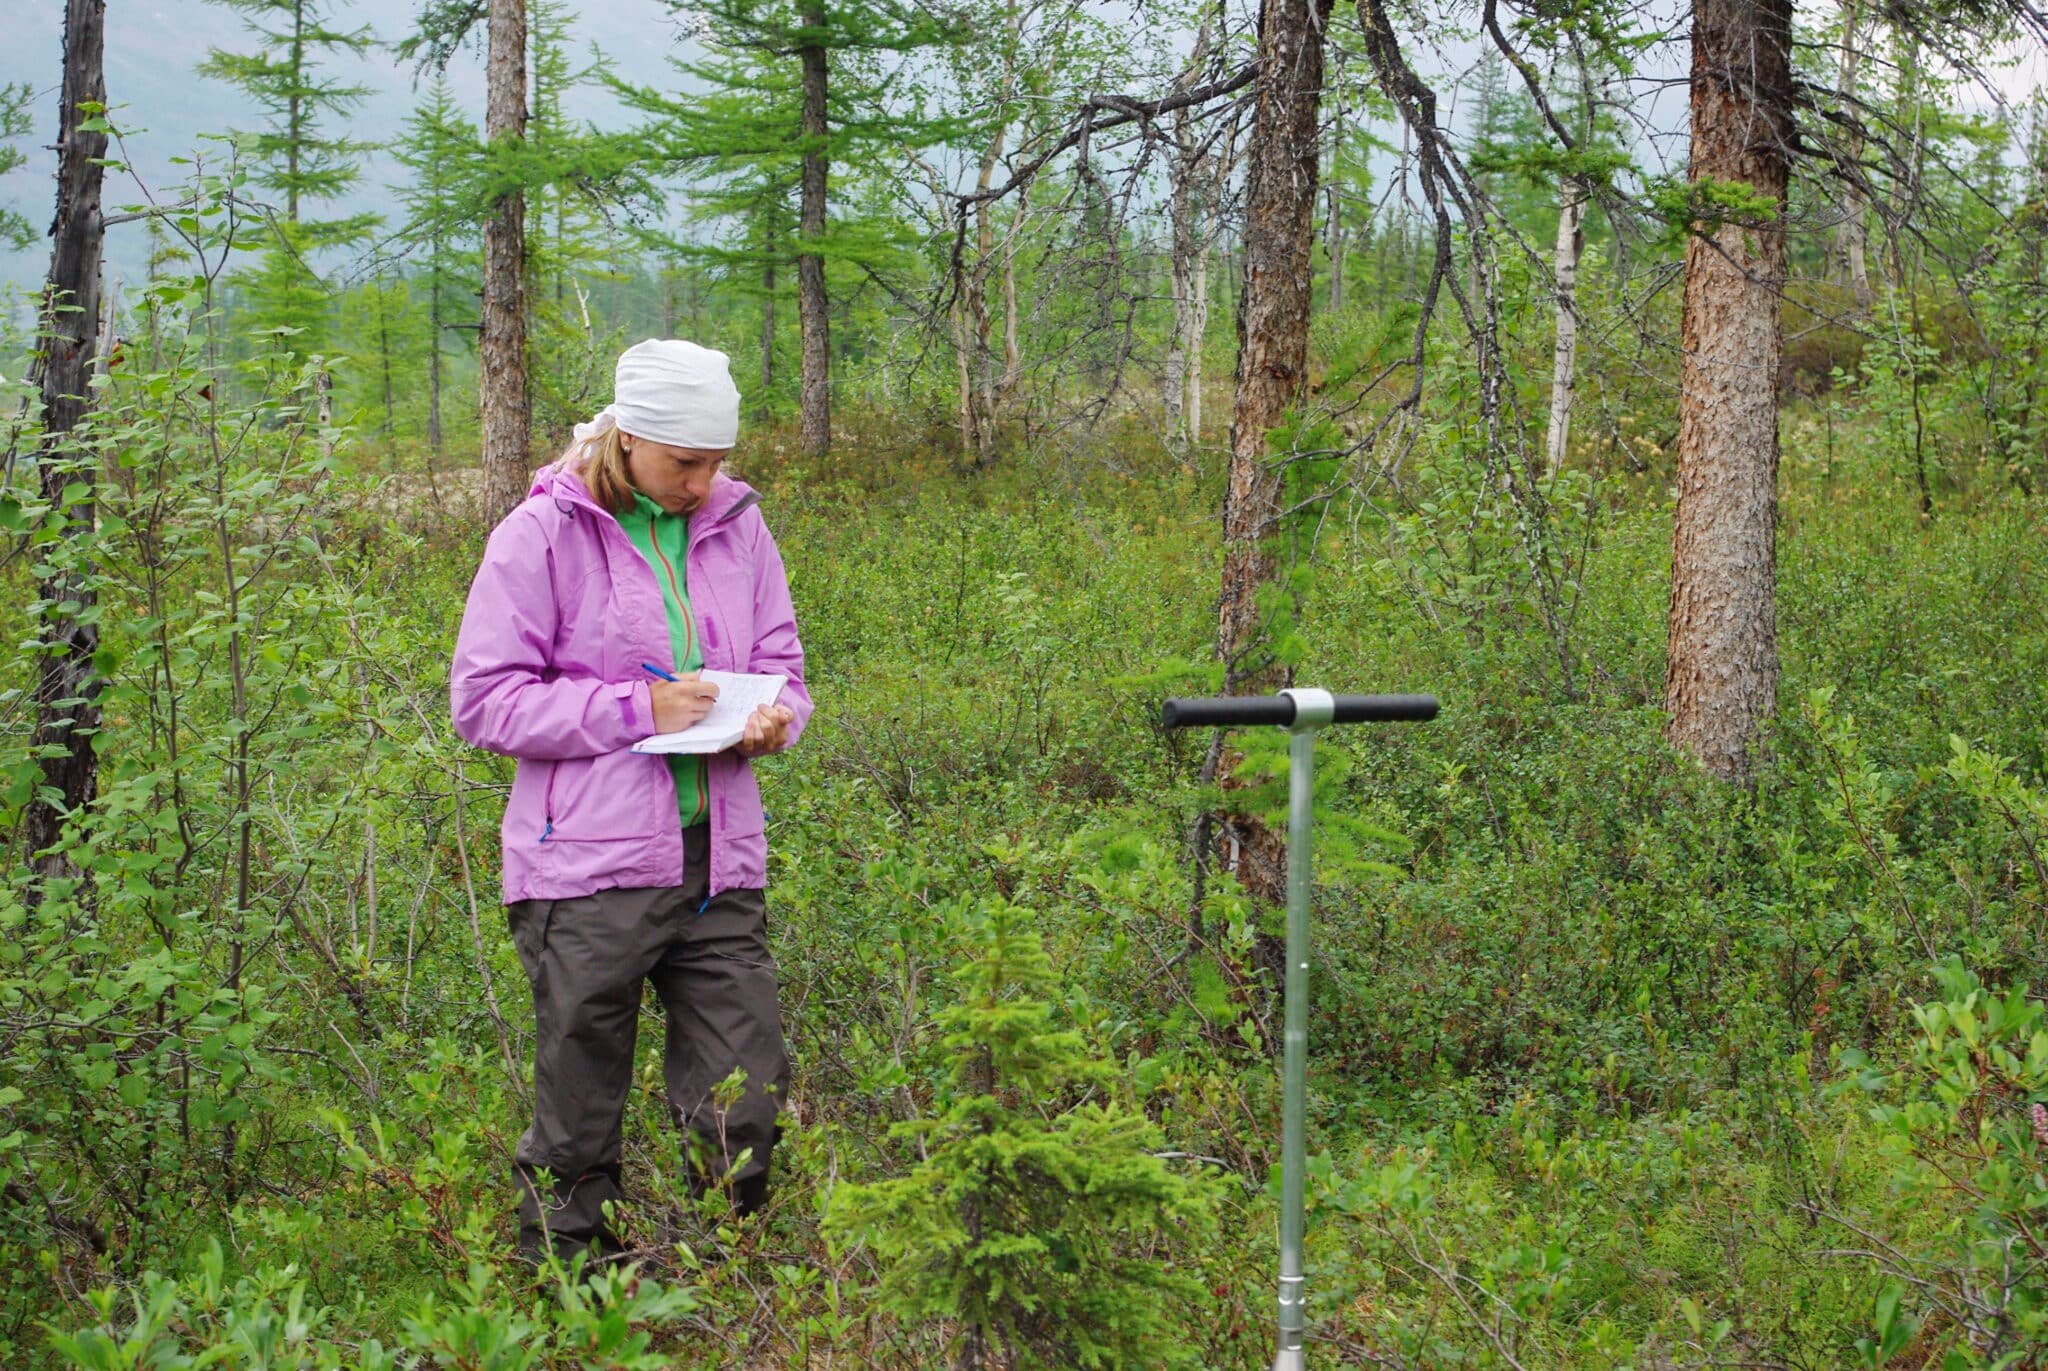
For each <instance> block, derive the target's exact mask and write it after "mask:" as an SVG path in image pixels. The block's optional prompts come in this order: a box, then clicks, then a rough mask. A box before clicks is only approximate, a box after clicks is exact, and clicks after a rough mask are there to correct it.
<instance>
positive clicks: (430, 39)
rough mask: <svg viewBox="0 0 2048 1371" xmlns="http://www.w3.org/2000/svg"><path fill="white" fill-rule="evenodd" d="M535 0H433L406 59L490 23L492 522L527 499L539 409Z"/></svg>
mask: <svg viewBox="0 0 2048 1371" xmlns="http://www.w3.org/2000/svg"><path fill="white" fill-rule="evenodd" d="M526 18H527V15H526V0H426V3H425V5H424V7H423V8H422V9H421V11H420V16H419V20H418V23H417V26H416V28H415V30H414V32H413V34H412V35H411V36H410V37H408V38H407V39H406V40H405V41H404V42H402V43H400V44H399V45H398V51H399V54H400V55H401V56H407V57H418V58H419V59H420V61H421V64H422V65H423V66H433V67H436V68H445V67H446V66H447V65H448V61H449V59H450V58H451V57H453V56H454V54H455V51H456V49H458V48H460V47H461V46H462V45H463V44H464V43H465V42H467V41H468V40H469V38H470V36H471V35H472V34H473V33H474V32H475V30H476V26H477V24H478V23H479V22H482V23H483V24H484V26H485V37H484V140H485V159H484V184H483V188H482V204H481V206H480V209H481V210H482V213H483V223H484V255H483V272H482V286H483V290H482V297H483V300H482V307H481V309H480V311H479V314H478V321H477V361H478V378H477V409H478V411H479V413H480V416H481V420H482V428H483V434H482V437H483V443H482V447H483V454H482V456H483V500H482V509H481V511H480V512H481V514H482V516H483V519H484V521H485V522H486V523H487V524H493V525H495V524H496V523H497V522H498V521H499V520H501V519H503V518H504V517H505V516H506V515H508V514H510V513H511V512H512V511H513V510H514V509H516V508H518V506H519V503H520V501H522V500H524V499H525V498H526V490H527V485H528V477H529V475H530V472H529V470H528V468H529V467H530V465H531V464H532V457H533V404H532V400H531V398H530V396H529V395H528V393H527V385H526V183H527V180H528V177H529V169H528V168H527V167H526V165H525V162H526Z"/></svg>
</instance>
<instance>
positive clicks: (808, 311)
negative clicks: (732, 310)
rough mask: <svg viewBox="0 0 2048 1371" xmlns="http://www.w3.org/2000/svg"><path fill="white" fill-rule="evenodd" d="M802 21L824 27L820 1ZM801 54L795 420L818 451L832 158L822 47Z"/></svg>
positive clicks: (828, 378) (824, 385) (826, 438)
mask: <svg viewBox="0 0 2048 1371" xmlns="http://www.w3.org/2000/svg"><path fill="white" fill-rule="evenodd" d="M803 21H804V24H805V26H806V27H808V28H813V29H822V28H824V27H825V13H824V9H823V6H822V5H819V4H817V3H815V0H813V3H810V4H806V5H805V6H804V10H803ZM799 52H800V53H801V54H802V57H803V90H804V114H803V134H804V160H803V172H802V177H803V209H802V221H801V223H800V225H799V234H800V238H801V241H800V243H799V245H798V248H797V257H796V312H797V322H798V325H799V327H800V328H801V330H802V333H803V377H802V381H801V396H800V399H799V405H800V411H799V416H798V421H797V439H798V445H799V446H800V448H801V449H802V451H803V452H804V454H805V455H806V456H811V457H823V456H824V455H825V454H826V453H828V452H830V451H831V450H832V323H831V306H830V302H829V301H828V300H827V298H826V295H825V258H824V255H823V252H822V245H823V241H824V238H825V190H826V169H827V166H828V164H829V163H830V161H831V156H830V152H829V150H828V149H827V147H826V145H825V136H826V125H825V96H826V86H825V49H824V48H823V47H822V46H820V45H818V44H816V43H806V44H805V45H803V47H802V48H800V49H799Z"/></svg>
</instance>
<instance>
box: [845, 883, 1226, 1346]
mask: <svg viewBox="0 0 2048 1371" xmlns="http://www.w3.org/2000/svg"><path fill="white" fill-rule="evenodd" d="M1028 918H1029V914H1028V911H1026V910H1023V909H1020V908H1018V907H1017V906H1015V905H1012V904H1010V903H1008V902H1007V901H1003V900H1000V899H997V900H992V901H990V902H988V903H987V904H985V905H984V906H983V907H982V908H981V910H980V911H979V913H978V914H977V916H976V917H975V918H974V920H973V922H972V924H971V926H970V931H971V936H972V939H973V948H974V956H973V959H972V960H971V961H969V962H968V963H967V965H966V966H964V967H962V968H961V969H960V970H959V971H958V972H956V973H955V979H956V981H957V983H958V984H959V986H960V989H961V992H962V995H961V999H960V1000H959V1002H958V1003H956V1004H955V1005H953V1006H952V1007H951V1008H949V1009H946V1010H945V1011H943V1012H942V1013H941V1014H940V1015H939V1016H938V1025H939V1027H940V1028H941V1030H942V1031H943V1033H944V1038H943V1040H942V1041H943V1044H944V1047H945V1050H946V1052H947V1054H948V1055H949V1056H950V1057H951V1071H950V1084H949V1088H947V1089H946V1090H945V1091H944V1093H943V1094H942V1095H941V1098H940V1102H941V1104H942V1105H943V1108H942V1110H941V1111H940V1112H939V1114H938V1115H937V1117H935V1118H929V1119H922V1120H915V1121H912V1122H909V1123H904V1124H899V1125H897V1128H896V1130H895V1132H896V1135H897V1136H899V1137H921V1138H922V1139H923V1140H924V1142H925V1147H926V1155H925V1160H924V1161H923V1162H922V1163H921V1164H919V1165H918V1166H917V1167H916V1168H914V1169H913V1170H912V1171H911V1172H910V1174H908V1175H906V1176H903V1177H901V1178H899V1179H895V1180H887V1181H879V1182H876V1183H874V1184H871V1185H844V1186H841V1187H840V1188H839V1189H838V1190H837V1191H836V1192H835V1193H834V1194H833V1196H832V1198H831V1202H830V1204H829V1205H828V1208H827V1212H826V1220H825V1222H826V1227H827V1231H828V1232H829V1233H830V1234H831V1235H832V1236H833V1237H834V1238H835V1240H837V1241H840V1242H846V1243H859V1244H864V1245H866V1246H867V1247H868V1249H869V1250H870V1251H872V1252H873V1253H874V1255H875V1256H876V1257H877V1258H878V1259H879V1261H880V1264H881V1267H882V1272H883V1274H882V1283H881V1289H880V1292H879V1298H880V1301H881V1303H882V1305H883V1307H885V1308H887V1309H889V1310H890V1311H891V1312H893V1313H895V1314H897V1315H899V1316H901V1317H903V1318H906V1319H944V1320H948V1321H957V1322H958V1324H959V1334H958V1338H957V1340H956V1342H955V1344H954V1353H955V1357H956V1363H955V1364H956V1365H958V1366H960V1367H963V1368H968V1367H976V1368H978V1367H983V1366H1005V1367H1010V1366H1014V1367H1037V1366H1059V1367H1111V1366H1150V1367H1164V1366H1175V1365H1181V1364H1183V1363H1184V1359H1185V1358H1186V1357H1187V1356H1189V1355H1190V1353H1189V1349H1188V1346H1187V1342H1186V1340H1185V1339H1184V1338H1182V1337H1180V1336H1179V1333H1180V1330H1178V1329H1176V1328H1175V1326H1174V1320H1173V1314H1172V1311H1173V1310H1174V1309H1175V1308H1176V1307H1177V1306H1179V1305H1180V1304H1181V1301H1182V1298H1183V1297H1185V1296H1189V1295H1193V1294H1195V1293H1197V1292H1196V1291H1195V1289H1194V1287H1193V1283H1192V1282H1191V1281H1190V1280H1189V1278H1188V1277H1187V1276H1186V1275H1185V1274H1183V1272H1182V1271H1181V1270H1180V1269H1179V1268H1178V1267H1177V1266H1176V1263H1175V1260H1174V1255H1173V1253H1174V1248H1175V1246H1176V1240H1178V1239H1180V1238H1183V1237H1185V1236H1186V1235H1187V1234H1189V1233H1191V1232H1194V1231H1199V1230H1201V1229H1203V1228H1205V1227H1206V1226H1207V1225H1208V1223H1209V1219H1210V1204H1209V1200H1208V1197H1207V1196H1206V1194H1205V1193H1204V1191H1203V1190H1202V1188H1201V1187H1200V1186H1199V1185H1198V1184H1197V1183H1195V1182H1194V1181H1192V1180H1190V1179H1188V1178H1187V1177H1184V1176H1181V1175H1179V1174H1177V1173H1175V1172H1174V1171H1173V1170H1171V1169H1170V1168H1169V1167H1168V1166H1167V1165H1166V1163H1165V1162H1163V1161H1161V1160H1160V1159H1159V1158H1158V1157H1156V1156H1154V1155H1152V1153H1153V1150H1154V1149H1156V1148H1157V1147H1158V1146H1159V1138H1158V1130H1157V1129H1156V1127H1155V1126H1154V1125H1153V1124H1152V1123H1151V1122H1150V1121H1149V1120H1148V1119H1146V1118H1145V1117H1144V1115H1143V1114H1141V1113H1139V1112H1137V1111H1136V1110H1133V1109H1131V1108H1129V1107H1127V1106H1125V1105H1122V1104H1120V1103H1117V1102H1115V1101H1113V1100H1112V1099H1110V1098H1108V1096H1109V1094H1110V1091H1109V1090H1108V1089H1107V1087H1108V1086H1109V1085H1110V1082H1111V1078H1112V1077H1113V1075H1114V1070H1113V1068H1112V1067H1111V1066H1110V1064H1109V1063H1107V1062H1104V1061H1100V1060H1098V1059H1095V1058H1093V1057H1091V1056H1089V1055H1088V1052H1087V1049H1086V1046H1085V1044H1084V1043H1083V1041H1082V1039H1081V1037H1080V1035H1079V1034H1077V1033H1074V1032H1072V1031H1069V1030H1062V1029H1059V1028H1057V1027H1056V1026H1055V1022H1056V1012H1055V1008H1054V1005H1053V1004H1052V1003H1051V997H1052V996H1053V995H1054V994H1055V986H1056V985H1057V983H1058V978H1057V974H1056V973H1055V971H1054V970H1053V965H1052V961H1051V959H1050V958H1049V957H1048V956H1047V955H1046V951H1045V947H1044V945H1043V943H1042V942H1041V941H1040V940H1039V937H1038V935H1037V934H1036V933H1033V932H1031V931H1030V930H1029V929H1028V928H1027V927H1026V921H1027V919H1028ZM1083 1091H1090V1092H1091V1093H1093V1094H1094V1096H1095V1098H1093V1099H1091V1100H1090V1101H1089V1102H1087V1103H1084V1104H1079V1105H1075V1106H1073V1107H1071V1108H1067V1107H1063V1103H1064V1102H1065V1101H1066V1100H1068V1099H1069V1098H1071V1097H1072V1096H1074V1095H1076V1094H1079V1093H1081V1092H1083Z"/></svg>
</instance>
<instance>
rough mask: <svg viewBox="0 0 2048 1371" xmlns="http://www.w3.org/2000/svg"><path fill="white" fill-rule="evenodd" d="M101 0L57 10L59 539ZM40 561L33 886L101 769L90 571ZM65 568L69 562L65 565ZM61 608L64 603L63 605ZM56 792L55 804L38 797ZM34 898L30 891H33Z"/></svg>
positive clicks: (82, 326) (83, 382)
mask: <svg viewBox="0 0 2048 1371" xmlns="http://www.w3.org/2000/svg"><path fill="white" fill-rule="evenodd" d="M106 26H107V9H106V0H67V3H66V5H65V9H64V80H63V87H62V94H61V96H60V97H59V98H60V100H61V102H62V104H61V108H60V109H59V112H58V121H57V128H58V133H57V213H56V217H55V219H54V220H52V222H51V224H50V239H51V245H50V277H49V283H48V289H47V293H46V295H45V297H44V309H45V310H46V312H47V322H46V323H45V325H44V329H43V339H42V342H43V356H42V358H41V376H40V380H41V390H42V406H43V436H42V439H41V441H40V442H39V443H38V445H37V450H36V474H37V478H38V481H39V484H40V486H41V490H42V495H43V498H44V499H46V500H48V501H50V502H51V504H52V505H53V506H56V507H58V508H60V509H63V510H64V515H65V517H64V525H63V533H64V536H65V538H67V539H84V538H87V537H89V536H91V534H92V530H93V520H94V512H93V504H94V499H93V490H92V474H93V462H92V458H91V456H90V454H88V453H81V452H79V451H77V450H76V449H74V448H73V447H72V434H73V432H74V431H75V430H76V429H77V428H78V426H79V424H80V423H82V422H83V421H84V419H85V415H86V409H87V407H88V404H89V403H90V399H91V391H90V388H89V387H88V385H87V381H88V380H89V378H90V377H91V375H92V370H93V352H94V343H95V335H96V334H97V333H98V331H99V324H100V247H101V242H102V240H103V238H104V237H105V225H104V223H103V221H102V219H101V214H100V184H101V181H102V179H103V168H102V167H101V165H100V159H102V158H104V157H105V156H106V155H107V135H106V134H105V133H103V132H95V131H92V130H89V129H86V128H83V127H81V126H82V125H83V124H84V122H85V121H86V120H87V119H90V118H96V117H98V113H99V111H89V112H88V111H83V110H81V109H80V108H79V106H80V105H81V104H94V105H99V106H104V105H105V104H106V101H107V81H106V72H105V56H106ZM80 481H82V482H84V483H85V486H86V495H85V498H84V499H82V500H78V501H75V502H73V503H72V504H70V505H69V506H68V507H66V506H65V505H64V490H65V488H66V487H67V486H70V485H72V484H73V483H74V482H80ZM39 560H41V561H45V562H51V561H54V562H56V563H57V570H56V571H55V572H54V573H53V574H51V575H49V576H44V577H39V578H38V579H37V587H36V588H37V593H38V598H39V599H40V600H41V601H42V602H43V604H45V605H46V606H49V608H47V609H45V610H44V611H43V612H42V614H41V616H40V617H41V623H40V626H39V627H40V632H39V633H38V635H37V636H38V643H37V647H38V651H39V654H40V657H41V660H40V663H39V667H38V673H37V682H36V726H35V734H34V737H33V740H32V743H33V746H34V747H36V748H37V749H43V748H48V749H50V755H46V756H44V757H42V759H41V769H42V773H43V774H42V787H43V788H42V789H39V790H38V792H37V793H36V794H35V795H34V796H33V797H32V798H31V799H30V800H29V802H28V805H27V806H26V807H25V808H24V809H23V810H22V815H21V835H22V840H23V842H24V843H25V844H26V848H27V853H28V857H29V861H30V864H31V866H32V868H33V869H34V871H35V873H36V875H37V877H38V878H39V880H38V886H39V887H41V886H43V885H47V883H48V882H50V881H52V880H60V879H65V878H69V877H73V876H76V875H77V868H76V867H75V866H74V865H73V864H72V863H71V860H70V859H69V857H67V856H64V855H61V854H48V855H42V854H45V853H46V852H47V849H48V848H50V847H51V846H52V845H54V844H55V843H56V842H57V841H58V840H59V839H60V838H61V837H62V835H63V827H64V820H65V819H66V818H67V817H68V816H70V815H72V814H75V813H77V812H79V811H80V810H81V809H83V808H84V806H86V805H88V804H90V803H92V798H93V794H94V791H95V789H96V786H97V781H98V762H97V759H96V758H95V756H94V753H93V743H92V734H93V733H94V732H95V731H96V730H97V729H98V728H99V723H100V710H99V693H100V679H99V676H98V673H97V672H95V671H94V669H93V653H94V652H95V651H96V650H97V649H98V647H99V628H98V626H97V622H96V614H95V608H96V606H95V603H94V602H95V599H96V598H97V597H96V595H95V593H94V591H93V587H92V581H91V574H90V573H91V568H90V567H88V566H86V565H85V564H84V559H83V558H82V557H80V558H62V557H60V558H51V557H48V556H44V557H42V558H40V559H39ZM67 563H68V564H67ZM59 606H72V608H69V609H60V608H59ZM49 790H54V791H55V792H56V793H57V796H58V798H57V799H56V800H55V801H52V800H50V799H48V798H46V796H47V794H48V791H49ZM39 893H40V891H38V894H39Z"/></svg>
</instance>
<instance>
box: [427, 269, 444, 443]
mask: <svg viewBox="0 0 2048 1371" xmlns="http://www.w3.org/2000/svg"><path fill="white" fill-rule="evenodd" d="M431 250H432V252H433V254H434V261H435V263H436V265H435V266H434V268H433V274H432V276H430V277H429V278H428V281H427V327H428V329H429V330H430V334H431V336H430V338H429V343H430V346H429V347H428V349H427V451H428V452H429V453H431V454H432V455H433V456H434V457H436V458H438V457H440V455H441V268H440V265H439V263H440V260H441V243H440V240H439V239H436V240H435V241H434V243H433V244H432V249H431Z"/></svg>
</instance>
